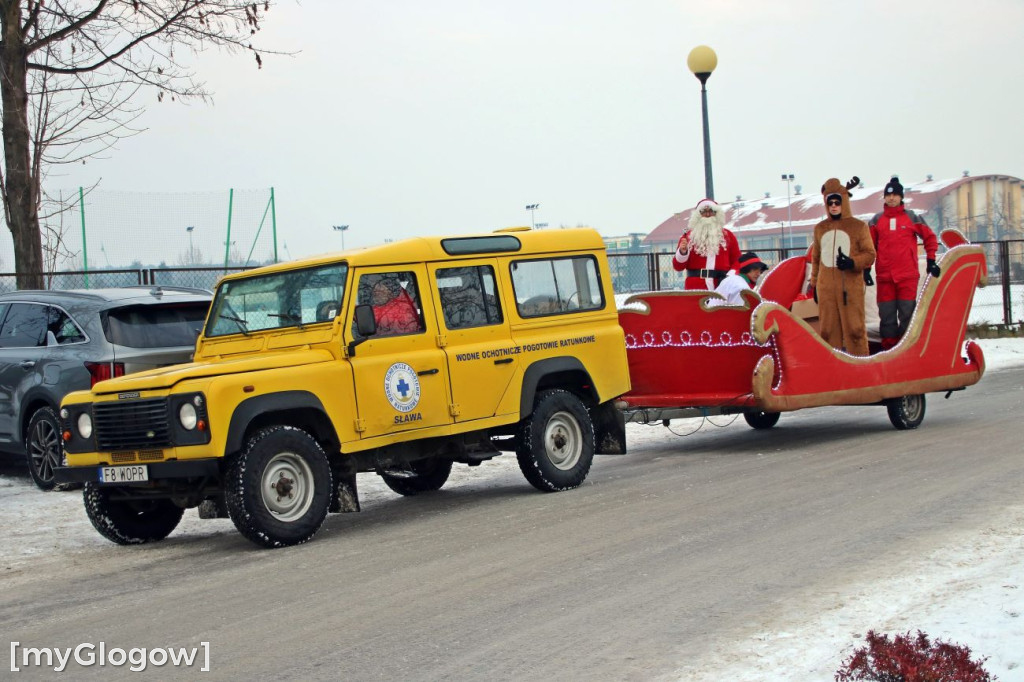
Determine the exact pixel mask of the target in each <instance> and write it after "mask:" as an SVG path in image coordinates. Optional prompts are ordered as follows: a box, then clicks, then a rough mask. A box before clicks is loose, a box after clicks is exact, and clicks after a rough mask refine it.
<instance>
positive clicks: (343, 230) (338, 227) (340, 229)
mask: <svg viewBox="0 0 1024 682" xmlns="http://www.w3.org/2000/svg"><path fill="white" fill-rule="evenodd" d="M331 229H333V230H335V231H337V232H341V250H342V251H344V250H345V233H346V232H348V225H331Z"/></svg>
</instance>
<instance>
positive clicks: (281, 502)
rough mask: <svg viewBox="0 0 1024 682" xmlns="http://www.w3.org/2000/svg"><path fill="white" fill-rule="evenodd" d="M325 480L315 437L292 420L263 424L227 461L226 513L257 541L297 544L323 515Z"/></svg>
mask: <svg viewBox="0 0 1024 682" xmlns="http://www.w3.org/2000/svg"><path fill="white" fill-rule="evenodd" d="M331 481H332V479H331V466H330V462H328V460H327V454H326V453H325V452H324V451H323V448H321V447H320V444H319V443H317V441H316V439H314V438H313V437H312V436H310V435H309V434H308V433H306V432H305V431H303V430H301V429H297V428H294V427H292V426H273V427H270V428H266V429H263V430H261V431H259V432H258V433H256V435H255V436H253V437H252V438H250V439H249V442H248V443H247V444H246V446H245V449H244V450H243V451H242V452H241V453H240V454H239V455H238V456H237V457H235V458H234V459H233V460H232V462H231V464H230V465H229V466H228V473H227V480H226V482H225V491H224V499H225V502H226V503H227V508H228V516H230V517H231V521H232V522H233V523H234V524H235V528H237V529H238V532H239V533H241V534H242V535H243V536H245V537H246V538H247V539H248V540H250V541H252V542H254V543H256V544H257V545H261V546H263V547H287V546H289V545H297V544H299V543H302V542H305V541H306V540H309V539H310V538H311V537H313V535H314V534H315V533H316V532H317V531H318V530H320V526H322V525H323V523H324V519H326V518H327V510H328V508H329V507H330V502H331V488H332V485H333V484H332V482H331Z"/></svg>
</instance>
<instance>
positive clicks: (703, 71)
mask: <svg viewBox="0 0 1024 682" xmlns="http://www.w3.org/2000/svg"><path fill="white" fill-rule="evenodd" d="M686 65H687V66H688V67H690V71H692V72H693V75H694V76H696V77H697V80H699V81H700V107H701V116H702V119H703V121H704V193H705V194H706V195H707V198H708V199H714V198H715V186H714V183H713V182H712V180H711V133H710V132H709V131H708V89H707V82H708V78H710V77H711V72H712V71H714V70H715V67H716V66H718V55H716V54H715V51H714V50H712V49H711V48H710V47H708V46H707V45H698V46H697V47H695V48H693V49H692V50H690V55H689V56H688V57H687V58H686Z"/></svg>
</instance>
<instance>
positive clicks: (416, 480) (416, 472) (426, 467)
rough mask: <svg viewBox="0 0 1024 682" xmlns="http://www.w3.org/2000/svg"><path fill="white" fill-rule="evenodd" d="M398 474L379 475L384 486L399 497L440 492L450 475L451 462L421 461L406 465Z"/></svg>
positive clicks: (437, 460)
mask: <svg viewBox="0 0 1024 682" xmlns="http://www.w3.org/2000/svg"><path fill="white" fill-rule="evenodd" d="M405 466H406V470H404V471H401V472H400V473H391V474H389V473H381V475H380V477H381V478H382V479H384V485H386V486H387V487H389V488H391V489H392V490H394V491H395V492H396V493H398V494H399V495H406V496H408V495H418V494H420V493H429V492H433V491H434V490H440V489H441V486H443V485H444V484H445V483H446V482H447V481H448V477H449V476H450V475H451V473H452V463H451V460H441V459H421V460H418V461H416V462H410V463H409V464H406V465H405Z"/></svg>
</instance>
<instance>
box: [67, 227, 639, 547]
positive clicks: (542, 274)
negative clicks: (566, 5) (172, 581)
mask: <svg viewBox="0 0 1024 682" xmlns="http://www.w3.org/2000/svg"><path fill="white" fill-rule="evenodd" d="M628 389H629V377H628V370H627V364H626V348H625V343H624V339H623V332H622V328H621V327H620V326H619V324H618V318H617V315H616V309H615V301H614V298H613V296H612V287H611V277H610V273H609V270H608V261H607V257H606V255H605V249H604V244H603V242H602V241H601V238H600V236H599V235H598V234H597V233H596V232H594V231H593V230H588V229H573V230H551V231H542V232H536V231H531V230H529V229H528V228H512V229H509V230H500V231H498V232H495V233H491V234H484V235H476V236H453V237H440V238H415V239H409V240H405V241H402V242H398V243H393V244H385V245H383V246H376V247H372V248H368V249H364V250H358V251H346V252H342V253H340V254H333V255H325V256H321V257H316V258H308V259H305V260H299V261H295V262H290V263H280V264H276V265H271V266H267V267H263V268H259V269H256V270H249V271H247V272H244V273H239V274H234V275H230V276H227V277H225V278H223V279H222V280H221V281H220V283H219V285H218V287H217V291H216V295H215V296H214V299H213V303H212V305H211V308H210V313H209V316H208V318H207V320H206V325H205V327H204V329H203V332H202V334H201V335H200V337H199V339H198V341H197V342H196V352H195V357H194V361H193V362H192V363H190V364H184V365H176V366H173V367H165V368H163V369H159V370H154V371H150V372H141V373H137V374H132V375H130V376H124V377H119V378H116V379H111V380H108V381H102V382H99V383H97V384H96V385H95V386H94V387H93V388H92V390H90V391H78V392H75V393H71V394H69V395H68V396H67V397H66V398H65V399H64V401H63V403H62V406H61V413H60V416H61V431H62V435H63V440H64V449H65V453H66V457H67V466H65V467H62V468H59V469H58V470H57V473H56V476H57V480H59V481H63V482H84V483H85V492H84V498H85V508H86V511H87V513H88V515H89V519H90V520H91V521H92V523H93V525H94V526H95V527H96V530H98V531H99V532H100V534H101V535H103V536H104V537H106V538H107V539H109V540H111V541H113V542H116V543H119V544H136V543H143V542H151V541H155V540H162V539H163V538H165V537H167V535H168V534H169V533H170V532H171V531H173V530H174V528H175V527H176V526H177V524H178V523H179V521H180V520H181V518H182V515H183V513H184V510H185V509H187V508H191V507H199V512H200V516H202V517H207V518H208V517H212V516H221V517H224V516H228V517H230V518H231V520H232V521H233V522H234V524H235V527H237V528H238V530H239V531H240V532H241V533H242V534H243V535H244V536H245V537H247V538H248V539H249V540H251V541H253V542H254V543H257V544H259V545H263V546H267V547H279V546H285V545H293V544H297V543H300V542H304V541H306V540H308V539H310V538H311V537H312V536H313V534H314V533H316V531H317V530H318V529H319V528H320V526H321V525H322V524H323V522H324V519H325V518H326V516H327V513H328V511H333V512H342V511H358V510H359V500H358V496H357V491H356V474H357V473H360V472H376V473H377V474H379V475H380V476H381V477H382V478H383V479H384V482H385V483H386V484H387V486H388V487H390V488H391V489H392V490H394V491H395V492H397V493H399V494H401V495H415V494H417V493H422V492H425V491H432V490H437V489H439V488H440V487H441V486H442V485H444V483H445V481H446V480H447V479H448V476H449V474H450V473H451V470H452V463H453V462H459V463H462V464H468V465H470V466H472V465H475V464H479V463H480V462H482V461H484V460H487V459H490V458H492V457H495V456H496V455H499V454H501V451H513V450H514V451H515V453H516V457H517V458H518V460H519V466H520V468H521V469H522V472H523V475H524V476H525V477H526V479H527V480H528V481H529V482H530V483H531V484H532V485H533V486H534V487H536V488H538V489H540V490H542V491H558V490H567V489H570V488H575V487H577V486H579V485H580V484H581V483H582V482H583V480H584V479H585V478H586V476H587V472H588V471H589V470H590V465H591V461H592V459H593V456H594V454H595V452H596V453H623V452H625V434H624V428H623V419H622V416H621V413H619V412H618V411H617V410H616V409H615V408H614V407H613V405H612V399H613V398H615V397H617V396H619V395H620V394H622V393H624V392H626V391H627V390H628Z"/></svg>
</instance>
